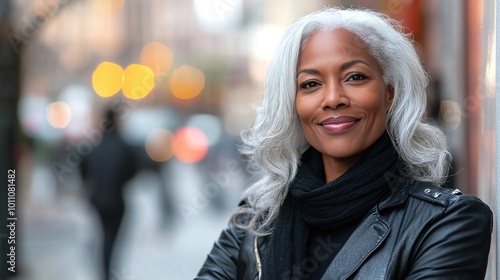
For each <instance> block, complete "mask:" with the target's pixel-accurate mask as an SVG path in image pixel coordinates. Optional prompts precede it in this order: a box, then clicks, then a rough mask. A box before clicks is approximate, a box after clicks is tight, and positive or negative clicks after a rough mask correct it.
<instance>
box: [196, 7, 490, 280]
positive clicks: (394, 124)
mask: <svg viewBox="0 0 500 280" xmlns="http://www.w3.org/2000/svg"><path fill="white" fill-rule="evenodd" d="M400 29H401V28H400V27H399V26H398V25H397V24H396V23H395V22H393V21H391V20H390V19H388V18H387V17H385V16H383V15H381V14H378V13H375V12H371V11H363V10H340V9H326V10H323V11H319V12H316V13H313V14H310V15H307V16H304V17H302V18H301V19H299V20H298V21H296V22H295V23H294V24H292V25H291V27H290V28H289V29H288V32H287V33H286V34H285V37H284V39H283V41H282V43H281V44H280V46H279V47H278V51H277V54H276V56H275V58H274V60H273V61H272V63H271V65H270V68H269V74H268V79H267V83H266V92H265V93H264V98H263V101H262V104H261V106H260V107H259V108H258V111H257V120H256V123H255V125H254V127H253V128H252V129H251V130H249V131H248V132H246V133H245V134H244V143H245V148H244V150H243V153H244V154H245V155H248V156H249V158H250V162H251V163H252V164H253V166H254V167H255V168H256V169H257V170H258V171H260V172H261V174H262V177H261V179H260V180H259V181H258V182H256V183H255V184H254V185H252V186H251V187H250V188H249V189H248V190H247V191H246V193H245V200H244V203H243V204H242V205H241V206H240V208H239V209H238V211H237V212H236V213H235V214H234V216H233V219H232V221H231V223H230V224H229V226H228V228H227V229H226V230H224V231H223V233H222V235H221V237H220V239H219V240H218V241H217V242H216V243H215V245H214V248H213V250H212V252H211V253H210V254H209V256H208V258H207V260H206V262H205V264H204V265H203V267H202V268H201V270H200V272H199V275H198V277H197V278H196V279H263V280H270V279H273V280H276V279H483V278H484V275H485V271H486V266H487V260H488V252H489V247H490V238H491V230H492V213H491V211H490V209H489V208H488V206H487V205H485V204H484V203H483V202H481V201H480V200H479V199H478V198H475V197H473V196H469V195H462V194H461V193H460V191H459V190H451V189H445V188H442V187H440V185H441V184H442V183H443V182H444V181H445V178H446V176H447V172H448V162H447V158H448V157H449V154H448V152H447V150H446V140H445V137H444V135H443V134H442V133H441V132H440V131H439V130H438V129H437V128H435V127H433V126H431V125H429V124H426V123H424V122H423V121H422V118H423V114H424V110H425V104H426V101H425V87H426V85H427V76H426V74H425V72H424V70H423V68H422V66H421V64H420V62H419V59H418V56H417V54H416V53H415V50H414V48H413V47H412V43H411V41H410V40H409V39H408V38H406V36H405V35H403V34H402V33H401V32H400V31H399V30H400Z"/></svg>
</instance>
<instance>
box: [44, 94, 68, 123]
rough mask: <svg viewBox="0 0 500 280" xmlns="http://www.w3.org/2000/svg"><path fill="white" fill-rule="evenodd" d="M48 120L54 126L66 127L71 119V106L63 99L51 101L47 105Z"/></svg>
mask: <svg viewBox="0 0 500 280" xmlns="http://www.w3.org/2000/svg"><path fill="white" fill-rule="evenodd" d="M47 121H48V122H49V124H50V125H51V126H52V127H54V128H65V127H66V126H68V124H69V122H70V121H71V108H70V107H69V105H68V104H66V102H63V101H56V102H52V103H50V104H49V105H48V106H47Z"/></svg>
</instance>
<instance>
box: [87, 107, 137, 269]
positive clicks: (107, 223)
mask: <svg viewBox="0 0 500 280" xmlns="http://www.w3.org/2000/svg"><path fill="white" fill-rule="evenodd" d="M103 124H104V126H103V131H102V132H103V133H102V141H101V142H100V143H99V144H98V145H96V146H95V147H93V149H92V151H91V152H90V153H89V154H88V155H87V156H85V157H83V159H82V163H81V174H82V178H83V180H84V181H85V183H86V185H87V187H88V189H89V195H90V202H91V204H92V205H93V206H94V207H95V209H96V210H97V213H98V214H99V218H100V221H101V224H102V230H103V236H104V243H103V253H104V255H103V261H104V272H105V275H106V276H105V277H106V279H111V274H112V271H113V270H112V269H111V261H112V253H113V247H114V245H115V241H116V238H117V235H118V232H119V229H120V224H121V222H122V219H123V216H124V214H125V203H124V199H123V188H124V185H125V184H126V183H127V182H128V181H129V180H130V179H131V178H132V177H133V176H134V175H135V173H136V170H137V167H136V157H135V154H134V149H133V146H131V145H129V144H127V143H126V142H125V141H124V140H123V139H122V138H121V136H120V134H119V124H118V122H117V115H116V113H115V112H114V111H113V110H109V111H108V112H107V113H106V117H105V121H104V122H103Z"/></svg>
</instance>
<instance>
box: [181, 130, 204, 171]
mask: <svg viewBox="0 0 500 280" xmlns="http://www.w3.org/2000/svg"><path fill="white" fill-rule="evenodd" d="M172 151H173V153H174V155H175V157H176V158H177V159H179V160H180V161H183V162H187V163H193V162H197V161H200V160H202V159H203V158H205V156H206V155H207V152H208V140H207V137H206V136H205V134H204V133H203V131H201V130H200V129H198V128H195V127H183V128H180V129H179V130H177V131H176V132H175V135H174V139H173V142H172Z"/></svg>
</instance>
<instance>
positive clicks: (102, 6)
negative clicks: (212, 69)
mask: <svg viewBox="0 0 500 280" xmlns="http://www.w3.org/2000/svg"><path fill="white" fill-rule="evenodd" d="M124 3H125V0H94V1H92V9H93V11H94V13H96V14H100V15H111V14H114V13H116V12H118V11H120V10H121V9H122V8H123V4H124Z"/></svg>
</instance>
